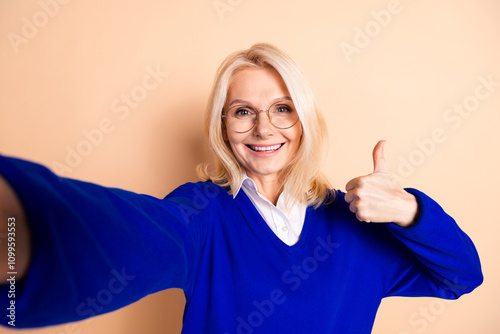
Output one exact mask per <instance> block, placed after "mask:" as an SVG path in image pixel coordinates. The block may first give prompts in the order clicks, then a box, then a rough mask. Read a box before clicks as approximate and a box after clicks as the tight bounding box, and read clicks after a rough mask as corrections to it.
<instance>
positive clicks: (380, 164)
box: [373, 140, 389, 173]
mask: <svg viewBox="0 0 500 334" xmlns="http://www.w3.org/2000/svg"><path fill="white" fill-rule="evenodd" d="M384 146H385V140H380V141H379V142H378V143H377V145H375V147H374V148H373V172H374V173H376V172H383V173H387V172H389V169H388V168H387V165H386V163H385V157H384Z"/></svg>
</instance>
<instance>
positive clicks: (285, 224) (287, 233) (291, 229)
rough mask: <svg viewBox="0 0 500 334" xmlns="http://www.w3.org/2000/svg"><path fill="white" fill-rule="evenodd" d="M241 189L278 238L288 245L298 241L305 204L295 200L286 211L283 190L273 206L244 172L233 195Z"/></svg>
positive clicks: (304, 214) (304, 213) (302, 224)
mask: <svg viewBox="0 0 500 334" xmlns="http://www.w3.org/2000/svg"><path fill="white" fill-rule="evenodd" d="M241 189H243V191H244V192H245V194H247V195H248V197H249V198H250V200H251V201H252V203H253V204H254V205H255V207H256V208H257V211H259V213H260V215H261V216H262V218H263V219H264V221H265V222H266V223H267V225H268V226H269V228H270V229H271V230H272V231H273V232H274V233H275V234H276V236H277V237H278V238H280V239H281V240H282V241H283V242H284V243H285V244H287V245H289V246H292V245H294V244H295V243H297V241H299V237H300V233H301V231H302V227H303V226H304V219H305V216H306V209H307V205H305V204H304V203H299V202H296V203H295V204H294V205H293V206H292V207H291V208H290V210H289V211H287V210H286V207H285V199H286V193H285V191H284V192H282V193H281V194H280V196H279V197H278V202H277V204H276V206H275V205H274V204H273V203H271V202H270V201H269V200H268V199H266V198H265V197H264V196H262V195H261V194H259V192H258V191H257V186H256V184H255V182H254V181H253V180H252V179H251V178H250V177H248V175H247V174H246V173H244V174H243V181H242V182H241V185H240V188H239V189H238V190H237V191H236V192H235V193H234V195H233V197H236V195H238V192H239V191H240V190H241Z"/></svg>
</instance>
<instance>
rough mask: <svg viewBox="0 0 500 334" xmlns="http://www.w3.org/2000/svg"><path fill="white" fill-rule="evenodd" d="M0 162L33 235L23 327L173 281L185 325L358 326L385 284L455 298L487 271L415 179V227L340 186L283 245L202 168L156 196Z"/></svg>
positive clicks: (361, 328)
mask: <svg viewBox="0 0 500 334" xmlns="http://www.w3.org/2000/svg"><path fill="white" fill-rule="evenodd" d="M0 174H1V175H3V176H4V177H5V179H7V181H8V182H9V183H10V184H11V185H12V187H13V188H14V189H15V191H16V192H17V194H18V196H19V197H20V200H21V202H22V204H23V206H24V209H25V211H26V214H27V218H28V223H29V227H30V230H31V237H32V260H31V265H30V268H29V271H28V274H27V276H26V277H25V278H24V279H23V280H21V281H18V282H17V283H16V296H15V303H16V304H15V305H16V322H15V323H16V327H17V328H20V327H38V326H46V325H52V324H59V323H64V322H70V321H77V320H81V319H84V318H87V317H91V316H94V315H97V314H102V313H106V312H110V311H113V310H116V309H119V308H121V307H123V306H126V305H128V304H130V303H133V302H135V301H137V300H139V299H141V298H143V297H144V296H147V295H148V294H151V293H155V292H157V291H161V290H164V289H168V288H174V287H175V288H181V289H183V290H184V293H185V296H186V306H185V312H184V325H183V331H182V333H185V334H191V333H196V334H199V333H218V334H235V333H237V334H240V333H245V334H248V333H300V334H303V333H356V334H361V333H370V331H371V329H372V325H373V322H374V319H375V315H376V312H377V308H378V307H379V304H380V302H381V299H382V298H384V297H389V296H412V297H416V296H434V297H440V298H446V299H456V298H458V297H459V296H460V295H462V294H464V293H468V292H470V291H472V290H473V289H474V288H475V287H477V286H478V285H480V284H481V282H482V274H481V267H480V262H479V258H478V255H477V252H476V250H475V248H474V245H473V243H472V242H471V240H470V239H469V238H468V236H467V235H466V234H465V233H464V232H462V231H461V230H460V228H459V227H458V226H457V224H456V223H455V221H454V220H453V219H452V218H451V217H450V216H449V215H447V214H446V213H445V212H444V211H443V209H442V208H441V207H440V206H439V205H438V204H437V203H436V202H435V201H433V200H432V199H431V198H429V197H428V196H426V195H425V194H423V193H422V192H420V191H417V190H415V189H407V191H409V192H410V193H412V194H414V195H415V196H416V198H417V200H418V203H419V206H420V215H419V217H418V221H417V223H416V224H415V225H414V226H412V227H410V228H401V227H399V226H397V225H395V224H392V223H388V224H367V223H363V222H359V221H358V220H357V219H356V217H355V216H354V214H353V213H351V212H350V211H349V205H348V204H347V203H346V202H345V200H344V193H343V192H341V191H336V199H335V200H334V202H333V203H332V204H329V205H322V206H321V207H319V208H318V209H314V208H312V207H309V208H308V209H307V212H306V217H305V222H304V227H303V230H302V234H301V236H300V240H299V241H298V243H296V244H295V245H293V246H288V245H286V244H285V243H283V242H282V241H281V240H280V239H279V238H278V237H277V236H276V235H275V234H274V233H273V232H272V231H271V230H270V229H269V227H268V226H267V224H266V223H265V221H264V220H263V219H262V217H261V216H260V214H259V213H258V211H257V210H256V208H255V207H254V206H253V205H252V203H251V201H250V200H249V198H248V197H247V195H246V194H245V193H244V192H240V193H239V194H238V195H237V196H236V198H235V199H233V198H232V196H231V195H228V194H227V192H226V191H225V190H224V189H223V188H221V187H219V186H217V185H215V184H213V183H210V182H198V183H188V184H184V185H182V186H180V187H179V188H177V189H176V190H174V191H173V192H172V193H170V194H169V195H168V196H167V197H165V198H164V199H157V198H154V197H151V196H148V195H139V194H136V193H132V192H128V191H124V190H120V189H114V188H105V187H102V186H99V185H95V184H91V183H86V182H81V181H77V180H72V179H67V178H60V177H58V176H56V175H54V174H53V173H52V172H50V171H49V170H48V169H46V168H45V167H42V166H40V165H38V164H34V163H31V162H27V161H23V160H18V159H13V158H5V157H2V158H0ZM2 223H3V222H2ZM8 289H9V285H4V286H2V287H1V289H0V303H1V305H0V309H2V310H5V309H6V307H8V305H9V304H8V303H9V302H10V300H11V299H9V298H7V290H8ZM0 319H1V320H0V322H1V323H2V324H3V325H7V322H8V321H10V319H9V318H7V317H5V316H4V315H3V316H1V317H0Z"/></svg>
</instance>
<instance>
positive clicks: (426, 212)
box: [384, 188, 483, 299]
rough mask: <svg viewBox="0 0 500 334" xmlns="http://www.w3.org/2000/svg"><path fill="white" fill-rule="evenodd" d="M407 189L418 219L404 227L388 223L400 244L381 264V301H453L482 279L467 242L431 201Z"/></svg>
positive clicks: (419, 193)
mask: <svg viewBox="0 0 500 334" xmlns="http://www.w3.org/2000/svg"><path fill="white" fill-rule="evenodd" d="M405 190H406V191H408V192H409V193H411V194H413V195H415V197H416V198H417V201H418V204H419V217H418V218H417V222H416V223H415V224H414V225H412V226H411V227H408V228H403V227H399V226H398V225H396V224H393V223H390V224H387V228H388V230H389V231H390V234H392V236H393V237H395V238H396V239H397V240H399V243H397V245H396V246H395V247H396V248H397V249H396V250H394V249H392V250H391V251H390V252H388V253H387V254H390V255H388V256H387V257H386V258H385V259H384V262H385V264H384V268H385V271H384V275H385V280H384V281H385V282H386V287H385V296H386V297H387V296H411V297H419V296H428V297H439V298H444V299H457V298H458V297H460V296H461V295H463V294H465V293H469V292H471V291H472V290H474V289H475V288H476V287H477V286H479V285H480V284H481V283H482V281H483V276H482V272H481V264H480V261H479V256H478V254H477V251H476V249H475V247H474V244H473V243H472V241H471V240H470V238H469V237H468V236H467V235H466V234H465V233H464V232H463V231H462V230H461V229H460V228H459V227H458V225H457V224H456V222H455V220H454V219H453V218H452V217H450V216H449V215H448V214H446V212H445V211H444V210H443V209H442V208H441V207H440V206H439V204H437V203H436V202H435V201H434V200H432V199H431V198H430V197H428V196H427V195H425V194H424V193H422V192H420V191H418V190H416V189H412V188H407V189H405ZM391 239H394V238H391ZM391 243H392V244H393V245H394V244H395V243H394V242H391V241H390V240H389V241H388V242H387V244H391Z"/></svg>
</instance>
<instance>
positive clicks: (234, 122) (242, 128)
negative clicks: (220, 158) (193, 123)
mask: <svg viewBox="0 0 500 334" xmlns="http://www.w3.org/2000/svg"><path fill="white" fill-rule="evenodd" d="M261 111H265V112H266V113H267V117H268V118H269V121H270V122H271V124H272V125H274V126H275V127H277V128H278V129H288V128H291V127H292V126H294V125H295V123H297V121H298V120H299V115H298V114H297V111H296V110H295V108H294V107H293V103H292V102H291V101H281V102H276V103H274V104H272V105H271V106H270V107H269V108H268V109H267V110H256V109H255V108H253V107H251V106H248V105H242V104H238V105H235V106H232V107H231V108H229V109H228V110H227V111H226V112H225V113H224V114H223V115H221V116H222V118H224V119H225V120H226V123H227V126H228V127H229V128H230V129H231V130H233V131H234V132H238V133H244V132H248V131H250V130H252V129H253V127H254V126H255V124H257V120H258V119H259V112H261Z"/></svg>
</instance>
